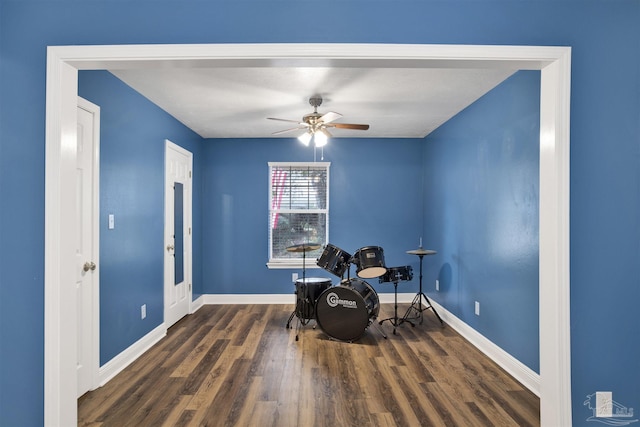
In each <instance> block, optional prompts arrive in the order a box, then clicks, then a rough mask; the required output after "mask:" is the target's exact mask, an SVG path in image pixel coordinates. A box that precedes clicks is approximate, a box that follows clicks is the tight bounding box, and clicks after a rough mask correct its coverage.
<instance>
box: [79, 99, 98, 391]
mask: <svg viewBox="0 0 640 427" xmlns="http://www.w3.org/2000/svg"><path fill="white" fill-rule="evenodd" d="M99 120H100V108H99V107H98V106H97V105H94V104H91V103H90V102H88V101H86V100H84V99H82V98H78V140H77V162H76V194H77V198H76V200H77V204H76V214H77V215H76V218H78V224H77V233H76V243H75V247H76V264H75V265H76V308H77V319H78V320H77V321H78V328H77V335H78V342H77V384H78V385H77V387H78V389H77V393H76V394H77V396H78V397H80V396H82V395H83V394H84V393H86V392H87V391H89V390H93V389H95V388H96V387H97V382H98V378H97V377H98V369H99V363H100V362H99V355H98V347H99V341H98V338H99V326H98V321H99V320H98V319H99V317H98V301H99V290H98V196H99V189H98V167H99V163H98V158H99V134H100V121H99Z"/></svg>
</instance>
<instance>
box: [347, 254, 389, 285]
mask: <svg viewBox="0 0 640 427" xmlns="http://www.w3.org/2000/svg"><path fill="white" fill-rule="evenodd" d="M353 258H354V259H355V263H356V265H357V266H358V268H357V269H356V274H357V275H358V277H362V278H365V279H371V278H373V277H380V276H382V275H383V274H384V273H386V271H387V268H386V267H385V265H384V251H383V249H382V248H381V247H380V246H365V247H364V248H360V249H358V251H357V252H356V254H355V255H354V256H353Z"/></svg>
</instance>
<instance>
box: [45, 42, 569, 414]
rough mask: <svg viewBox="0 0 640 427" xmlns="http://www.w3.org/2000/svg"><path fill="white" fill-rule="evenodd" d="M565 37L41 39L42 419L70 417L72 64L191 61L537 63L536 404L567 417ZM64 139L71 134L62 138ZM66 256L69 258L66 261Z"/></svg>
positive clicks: (73, 345)
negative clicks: (499, 40) (177, 41)
mask: <svg viewBox="0 0 640 427" xmlns="http://www.w3.org/2000/svg"><path fill="white" fill-rule="evenodd" d="M570 54H571V49H570V48H569V47H555V46H546V47H545V46H478V45H395V44H211V45H112V46H57V47H48V49H47V84H46V88H47V92H46V93H47V102H46V160H45V161H46V164H45V166H46V175H45V176H46V183H45V278H44V279H45V280H44V282H45V283H44V288H45V318H44V322H45V341H44V344H45V346H44V356H45V358H44V359H45V362H44V363H45V365H44V366H45V378H44V384H45V388H44V400H45V405H44V423H45V424H46V425H51V426H61V425H75V424H77V402H76V399H75V390H74V389H75V387H73V386H72V384H74V382H73V381H71V379H72V378H74V376H75V373H74V370H75V356H74V355H75V349H76V340H75V333H76V319H75V318H74V316H73V314H75V307H74V304H75V303H74V302H73V300H74V298H73V295H70V289H71V287H69V286H63V284H66V283H71V282H72V280H73V278H72V277H70V276H72V274H71V273H70V272H72V271H73V268H72V267H73V261H72V260H73V250H72V249H71V247H70V244H69V241H68V240H69V239H66V241H65V239H62V236H68V235H71V231H72V230H73V227H74V224H75V219H74V217H73V213H70V212H69V209H70V207H73V206H75V196H74V194H73V191H72V189H74V188H75V187H74V185H73V180H72V178H73V168H74V165H75V155H74V154H73V150H70V149H69V147H70V144H69V141H70V140H72V141H75V137H76V135H75V134H76V130H75V125H76V118H75V108H76V97H77V71H78V70H79V69H83V70H88V69H115V68H120V69H123V68H144V67H155V66H158V65H161V66H164V67H172V66H182V67H184V66H190V65H197V66H202V67H205V66H206V67H213V68H215V67H221V66H231V65H234V66H247V65H252V66H273V64H276V65H277V64H278V63H286V64H287V65H297V66H311V67H313V66H324V67H334V66H354V67H362V68H372V67H385V66H394V67H399V66H403V67H413V68H429V67H448V68H459V67H474V68H480V67H487V68H503V69H511V70H516V69H528V70H541V71H542V73H541V75H542V78H541V93H540V95H541V102H540V108H541V114H540V129H541V155H540V171H541V186H540V206H543V207H544V209H541V210H540V212H541V214H540V295H541V297H540V313H541V314H540V323H541V327H540V334H541V337H540V401H541V402H540V407H541V409H540V413H541V417H540V418H541V423H542V425H543V426H556V425H570V424H571V409H572V408H571V357H570V348H571V347H570V343H571V340H570V324H569V309H570V306H569V304H570V300H569V283H570V282H569V280H570V277H569V179H568V177H569V108H570V102H569V92H570V71H571V70H570ZM71 145H73V144H71ZM70 260H71V261H70Z"/></svg>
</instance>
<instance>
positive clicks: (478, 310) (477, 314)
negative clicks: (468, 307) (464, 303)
mask: <svg viewBox="0 0 640 427" xmlns="http://www.w3.org/2000/svg"><path fill="white" fill-rule="evenodd" d="M476 316H480V303H479V302H478V301H476Z"/></svg>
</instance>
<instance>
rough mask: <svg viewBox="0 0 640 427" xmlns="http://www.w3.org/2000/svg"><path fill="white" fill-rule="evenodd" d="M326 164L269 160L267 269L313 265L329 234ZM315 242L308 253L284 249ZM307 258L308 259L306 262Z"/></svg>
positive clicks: (327, 165) (327, 170)
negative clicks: (314, 247)
mask: <svg viewBox="0 0 640 427" xmlns="http://www.w3.org/2000/svg"><path fill="white" fill-rule="evenodd" d="M329 165H330V163H320V162H318V163H272V162H270V163H269V176H270V184H269V264H268V266H269V267H270V268H296V267H302V264H303V257H304V258H306V266H307V267H313V266H315V259H316V258H318V257H319V256H320V255H321V253H322V250H323V247H324V246H325V245H326V244H327V239H328V236H329ZM303 243H318V244H320V248H319V249H316V250H314V251H309V252H290V251H287V248H288V247H290V246H295V245H300V244H303ZM309 260H311V262H309Z"/></svg>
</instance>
